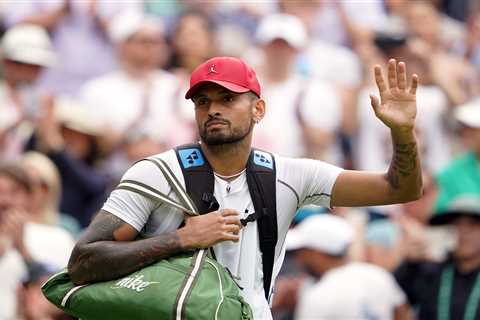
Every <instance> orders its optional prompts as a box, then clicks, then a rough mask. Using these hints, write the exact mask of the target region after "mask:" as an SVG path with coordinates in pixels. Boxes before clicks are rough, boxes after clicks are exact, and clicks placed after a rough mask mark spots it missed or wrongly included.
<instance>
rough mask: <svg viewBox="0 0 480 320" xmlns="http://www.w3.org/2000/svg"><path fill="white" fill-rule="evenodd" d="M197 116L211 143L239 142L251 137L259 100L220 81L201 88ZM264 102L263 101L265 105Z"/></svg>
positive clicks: (195, 99) (206, 140)
mask: <svg viewBox="0 0 480 320" xmlns="http://www.w3.org/2000/svg"><path fill="white" fill-rule="evenodd" d="M192 100H193V102H194V104H195V117H196V120H197V125H198V130H199V134H200V137H201V138H202V141H203V142H204V143H205V144H207V145H221V144H227V143H235V142H240V141H242V140H244V139H245V138H247V137H250V138H251V133H252V129H253V125H254V116H255V113H256V112H258V110H257V108H258V106H256V105H257V104H258V103H257V101H256V100H257V99H254V98H253V97H252V95H251V94H249V93H243V94H238V93H234V92H232V91H229V90H227V89H225V88H223V87H221V86H219V85H217V84H208V85H206V86H204V87H202V88H200V89H199V90H198V91H197V93H196V94H195V96H194V97H193V99H192ZM262 103H263V102H261V104H262Z"/></svg>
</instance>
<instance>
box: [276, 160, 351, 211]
mask: <svg viewBox="0 0 480 320" xmlns="http://www.w3.org/2000/svg"><path fill="white" fill-rule="evenodd" d="M285 161H286V172H287V179H288V181H290V183H291V185H292V186H293V187H294V189H295V190H298V196H299V205H300V206H304V205H309V204H313V205H320V206H325V207H330V197H331V194H332V189H333V186H334V184H335V181H336V180H337V177H338V175H339V174H340V173H341V172H342V171H343V169H342V168H340V167H337V166H334V165H332V164H328V163H326V162H323V161H319V160H311V159H293V158H287V159H286V160H285Z"/></svg>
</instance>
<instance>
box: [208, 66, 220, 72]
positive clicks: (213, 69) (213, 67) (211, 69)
mask: <svg viewBox="0 0 480 320" xmlns="http://www.w3.org/2000/svg"><path fill="white" fill-rule="evenodd" d="M210 73H216V74H218V72H217V70H215V65H214V64H212V65H211V66H210V71H208V74H210Z"/></svg>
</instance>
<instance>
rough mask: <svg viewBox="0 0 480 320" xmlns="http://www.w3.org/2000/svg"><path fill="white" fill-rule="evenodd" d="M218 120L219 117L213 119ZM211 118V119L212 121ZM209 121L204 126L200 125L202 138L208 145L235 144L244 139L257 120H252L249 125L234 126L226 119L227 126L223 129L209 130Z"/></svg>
mask: <svg viewBox="0 0 480 320" xmlns="http://www.w3.org/2000/svg"><path fill="white" fill-rule="evenodd" d="M211 120H218V119H211ZM211 120H209V121H211ZM209 121H207V122H206V123H205V124H204V125H203V127H202V128H200V127H199V134H200V138H201V140H202V142H203V143H205V144H206V145H208V146H220V145H226V144H235V143H238V142H241V141H243V140H244V139H245V138H246V137H247V136H248V135H249V134H250V133H251V132H252V130H253V126H254V124H255V122H254V121H253V119H251V120H250V123H249V124H248V125H245V126H243V127H237V128H232V126H231V122H230V121H226V120H223V121H225V123H226V126H225V128H224V129H222V130H214V131H208V122H209Z"/></svg>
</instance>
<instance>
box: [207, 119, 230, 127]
mask: <svg viewBox="0 0 480 320" xmlns="http://www.w3.org/2000/svg"><path fill="white" fill-rule="evenodd" d="M222 125H223V126H225V125H228V123H227V122H226V121H221V120H210V121H207V123H206V124H205V127H206V128H208V127H211V126H222Z"/></svg>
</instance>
